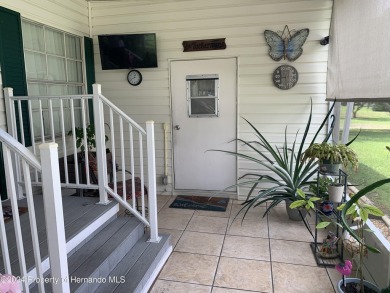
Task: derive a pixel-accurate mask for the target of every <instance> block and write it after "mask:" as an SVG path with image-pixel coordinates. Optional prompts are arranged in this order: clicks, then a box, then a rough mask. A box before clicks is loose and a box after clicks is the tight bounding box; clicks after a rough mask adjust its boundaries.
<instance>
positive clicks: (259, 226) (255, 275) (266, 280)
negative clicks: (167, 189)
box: [151, 195, 340, 293]
mask: <svg viewBox="0 0 390 293" xmlns="http://www.w3.org/2000/svg"><path fill="white" fill-rule="evenodd" d="M157 198H158V204H159V231H160V233H169V234H171V238H172V239H171V241H172V245H173V253H172V254H171V256H170V258H169V259H168V261H167V263H166V264H165V266H164V268H163V270H162V271H161V273H160V275H159V276H158V278H157V280H156V282H155V284H154V286H153V287H152V289H151V292H153V293H156V292H191V293H193V292H199V293H200V292H205V293H206V292H213V293H221V292H227V293H239V292H275V293H282V292H283V293H285V292H289V293H291V292H311V293H316V292H318V293H328V292H329V293H330V292H335V289H334V286H335V284H337V282H338V280H339V279H340V276H339V274H338V273H337V272H336V271H335V269H333V268H328V269H325V268H321V267H318V266H317V265H316V262H315V259H314V256H313V254H312V252H311V249H310V245H309V243H310V242H311V241H312V240H313V239H312V237H311V235H310V233H309V232H308V231H307V229H306V228H305V226H304V224H303V223H301V222H293V221H291V220H289V219H288V217H287V213H286V211H285V208H284V207H283V206H281V207H277V208H274V209H273V211H272V212H271V213H270V214H269V215H268V216H267V217H265V218H262V215H263V213H264V210H265V207H259V208H255V209H252V210H251V211H250V212H249V213H248V214H247V216H246V218H245V220H244V221H243V222H242V223H241V219H242V216H241V215H240V216H239V217H237V218H236V219H235V220H234V221H233V219H234V217H235V216H236V215H237V212H238V211H239V209H240V208H241V206H240V203H241V202H239V201H237V200H230V202H229V205H228V208H227V210H226V212H210V211H193V210H185V209H174V208H169V205H170V204H171V202H172V201H173V200H174V198H175V197H174V196H166V195H159V196H158V197H157ZM310 222H312V224H313V225H312V227H313V226H314V216H312V218H311V219H310ZM321 232H322V234H320V239H322V237H323V235H324V231H321Z"/></svg>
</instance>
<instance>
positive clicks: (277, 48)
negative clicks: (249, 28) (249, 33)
mask: <svg viewBox="0 0 390 293" xmlns="http://www.w3.org/2000/svg"><path fill="white" fill-rule="evenodd" d="M291 32H293V34H292V35H291ZM291 32H290V30H289V28H288V26H287V25H286V26H285V27H284V30H283V32H282V34H281V35H279V34H277V33H275V32H273V31H270V30H265V31H264V36H265V40H266V42H267V44H268V46H269V56H270V57H271V58H272V59H273V60H275V61H280V60H282V58H284V59H287V60H289V61H295V60H297V59H298V58H299V56H301V55H302V52H303V50H302V46H303V44H304V43H305V41H306V39H307V36H308V35H309V29H308V28H305V29H301V30H299V31H297V32H295V31H291Z"/></svg>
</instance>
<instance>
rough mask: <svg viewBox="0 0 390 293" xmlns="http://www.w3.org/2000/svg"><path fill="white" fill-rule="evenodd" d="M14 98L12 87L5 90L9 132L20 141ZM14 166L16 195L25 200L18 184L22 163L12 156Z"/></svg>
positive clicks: (15, 156) (14, 155)
mask: <svg viewBox="0 0 390 293" xmlns="http://www.w3.org/2000/svg"><path fill="white" fill-rule="evenodd" d="M13 96H14V89H13V88H11V87H6V88H4V104H5V113H6V114H7V115H6V116H7V128H8V130H7V132H8V133H9V134H11V135H12V136H13V137H14V138H15V139H16V140H18V130H17V127H16V113H15V103H14V101H13V99H12V97H13ZM12 165H13V168H14V170H15V175H16V176H15V186H16V193H17V195H18V198H19V199H22V198H24V196H23V188H22V186H20V185H19V184H18V182H20V181H21V180H20V177H21V174H20V162H19V160H18V159H17V155H16V154H13V155H12Z"/></svg>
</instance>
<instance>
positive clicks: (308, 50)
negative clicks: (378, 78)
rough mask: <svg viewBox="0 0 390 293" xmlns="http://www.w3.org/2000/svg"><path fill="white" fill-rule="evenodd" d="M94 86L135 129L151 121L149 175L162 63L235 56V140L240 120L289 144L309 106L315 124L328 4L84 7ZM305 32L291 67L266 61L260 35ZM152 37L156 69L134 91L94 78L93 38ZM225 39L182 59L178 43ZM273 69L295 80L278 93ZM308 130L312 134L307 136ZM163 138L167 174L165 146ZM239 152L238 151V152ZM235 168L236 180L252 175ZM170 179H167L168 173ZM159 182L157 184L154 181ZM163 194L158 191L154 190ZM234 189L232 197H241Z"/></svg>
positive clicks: (121, 73) (244, 130) (165, 78)
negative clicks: (286, 70) (290, 71)
mask: <svg viewBox="0 0 390 293" xmlns="http://www.w3.org/2000/svg"><path fill="white" fill-rule="evenodd" d="M91 3H92V4H91V6H92V15H91V17H92V27H93V29H92V34H93V38H94V45H95V48H94V51H95V68H96V80H97V82H98V83H101V84H102V89H103V94H104V95H105V96H106V97H108V98H109V99H111V100H112V101H113V102H114V103H115V104H116V105H118V106H119V107H120V108H121V109H123V110H124V111H125V112H126V113H127V114H129V115H130V117H132V118H133V119H135V120H136V121H137V122H139V123H144V122H145V121H146V120H150V119H152V120H154V121H155V122H156V148H157V154H156V156H157V158H156V162H157V175H158V178H159V177H160V176H161V175H162V174H163V170H164V150H163V147H164V138H163V123H170V120H171V116H170V115H171V110H170V91H169V62H170V60H176V59H202V58H220V57H235V56H237V57H238V117H239V118H238V126H237V127H238V136H239V137H241V138H251V137H252V134H251V131H250V129H249V127H248V126H247V125H246V123H244V121H243V120H242V119H241V118H240V117H245V118H247V119H248V120H250V121H251V122H252V123H254V124H255V126H256V127H258V129H259V130H260V131H262V132H263V133H265V135H266V136H267V137H270V142H271V143H272V144H280V143H281V142H282V141H283V139H284V129H285V125H286V124H288V125H289V128H288V133H289V136H290V137H294V134H295V132H296V131H297V130H298V129H300V131H301V132H303V131H304V125H305V124H306V120H307V117H308V113H309V110H310V105H309V104H310V98H312V100H313V104H314V105H313V111H314V117H313V123H314V125H319V123H321V121H322V119H323V117H324V115H325V113H326V111H327V109H328V105H327V103H326V102H325V94H326V93H325V90H326V71H327V56H328V49H327V47H326V46H321V45H320V44H319V40H320V39H322V38H323V37H325V36H327V35H328V34H329V23H330V18H331V12H332V4H333V1H331V0H314V1H313V0H310V1H309V0H305V1H301V0H272V1H271V0H215V1H206V0H187V1H169V0H168V1H164V3H162V1H159V2H158V3H156V1H147V0H145V1H136V0H129V1H109V2H97V1H96V2H91ZM285 25H288V26H289V28H290V30H299V29H303V28H308V29H309V30H310V34H309V37H308V39H307V41H306V43H305V44H304V45H303V54H302V56H301V57H299V59H297V60H296V61H295V62H288V61H287V60H282V61H280V62H275V61H273V60H272V59H271V58H270V57H269V55H268V45H267V44H266V42H265V39H264V30H266V29H268V30H272V31H275V32H277V31H282V30H283V28H284V26H285ZM129 33H156V37H157V55H158V68H151V69H140V71H141V73H142V74H143V82H142V84H141V85H139V86H138V87H132V86H130V85H129V84H128V83H127V81H126V76H127V73H128V70H111V71H102V70H101V64H100V56H99V47H98V41H97V36H98V35H100V34H129ZM213 38H226V45H227V48H226V49H225V50H216V51H201V52H183V47H182V42H183V41H187V40H201V39H213ZM281 64H290V65H292V66H294V67H295V68H296V69H297V71H298V73H299V80H298V83H297V85H296V86H295V87H293V88H292V89H290V90H285V91H283V90H279V89H277V88H276V87H275V86H274V85H273V82H272V78H271V77H272V73H273V71H274V70H275V69H276V68H277V67H278V66H280V65H281ZM313 131H314V130H312V133H313ZM168 135H169V143H168V146H169V148H170V150H169V154H170V157H169V171H170V172H171V167H172V166H171V141H170V133H169V134H168ZM239 148H240V146H239ZM253 167H254V166H253V165H252V164H250V163H247V162H244V161H241V160H240V161H239V162H238V168H239V170H238V175H241V174H243V173H244V172H245V171H247V170H249V169H251V168H253ZM169 175H171V173H170V174H169ZM158 183H159V181H158ZM159 190H163V186H159ZM245 193H246V190H244V189H241V190H240V194H241V195H245Z"/></svg>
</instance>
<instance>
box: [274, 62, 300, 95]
mask: <svg viewBox="0 0 390 293" xmlns="http://www.w3.org/2000/svg"><path fill="white" fill-rule="evenodd" d="M272 79H273V82H274V85H275V86H276V87H277V88H279V89H281V90H288V89H290V88H292V87H293V86H294V85H296V83H297V82H298V71H297V70H296V69H295V68H294V67H292V66H291V65H282V66H279V67H278V68H276V69H275V71H274V73H273V74H272Z"/></svg>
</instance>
